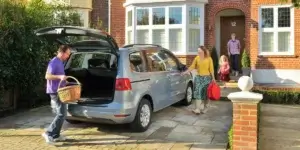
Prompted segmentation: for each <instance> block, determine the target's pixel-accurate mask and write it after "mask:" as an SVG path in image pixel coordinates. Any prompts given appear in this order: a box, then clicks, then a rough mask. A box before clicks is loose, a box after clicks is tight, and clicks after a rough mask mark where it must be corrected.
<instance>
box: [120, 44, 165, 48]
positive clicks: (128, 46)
mask: <svg viewBox="0 0 300 150" xmlns="http://www.w3.org/2000/svg"><path fill="white" fill-rule="evenodd" d="M135 46H155V47H161V46H160V45H156V44H129V45H125V46H123V48H130V47H135Z"/></svg>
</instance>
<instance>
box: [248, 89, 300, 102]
mask: <svg viewBox="0 0 300 150" xmlns="http://www.w3.org/2000/svg"><path fill="white" fill-rule="evenodd" d="M253 92H256V93H261V94H263V100H262V103H267V104H290V105H294V104H300V92H294V91H279V90H253Z"/></svg>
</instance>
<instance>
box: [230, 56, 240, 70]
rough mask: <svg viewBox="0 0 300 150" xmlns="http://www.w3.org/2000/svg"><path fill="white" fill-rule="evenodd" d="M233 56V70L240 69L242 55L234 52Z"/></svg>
mask: <svg viewBox="0 0 300 150" xmlns="http://www.w3.org/2000/svg"><path fill="white" fill-rule="evenodd" d="M230 58H231V66H232V70H233V71H239V60H240V55H239V54H234V55H231V56H230Z"/></svg>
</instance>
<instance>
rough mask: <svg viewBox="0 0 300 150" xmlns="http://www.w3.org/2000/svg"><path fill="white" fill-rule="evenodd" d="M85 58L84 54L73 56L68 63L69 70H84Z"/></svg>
mask: <svg viewBox="0 0 300 150" xmlns="http://www.w3.org/2000/svg"><path fill="white" fill-rule="evenodd" d="M85 56H86V54H83V53H79V54H74V55H73V56H72V57H71V59H70V61H71V62H70V65H69V68H84V66H85V63H84V60H85Z"/></svg>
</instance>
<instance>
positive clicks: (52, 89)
mask: <svg viewBox="0 0 300 150" xmlns="http://www.w3.org/2000/svg"><path fill="white" fill-rule="evenodd" d="M47 73H50V74H52V75H65V68H64V63H63V62H62V61H61V60H60V59H59V58H57V57H54V58H53V59H52V60H50V62H49V63H48V68H47ZM59 82H60V80H47V90H46V92H47V94H55V93H57V89H58V84H59ZM63 86H65V82H62V84H61V87H63Z"/></svg>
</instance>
